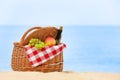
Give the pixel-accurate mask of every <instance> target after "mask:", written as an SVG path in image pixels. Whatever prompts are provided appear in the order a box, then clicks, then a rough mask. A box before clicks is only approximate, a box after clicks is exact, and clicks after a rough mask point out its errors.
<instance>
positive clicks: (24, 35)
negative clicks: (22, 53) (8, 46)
mask: <svg viewBox="0 0 120 80" xmlns="http://www.w3.org/2000/svg"><path fill="white" fill-rule="evenodd" d="M40 28H41V27H40V26H36V27H32V28H30V29H28V30H27V31H26V32H25V33H24V34H23V36H22V38H21V40H20V44H21V45H23V43H24V41H25V38H26V36H27V35H28V33H30V32H31V31H33V30H38V29H40Z"/></svg>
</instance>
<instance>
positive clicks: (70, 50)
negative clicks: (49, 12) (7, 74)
mask: <svg viewBox="0 0 120 80" xmlns="http://www.w3.org/2000/svg"><path fill="white" fill-rule="evenodd" d="M31 27H32V26H31V25H18V26H17V25H14V26H12V25H10V26H9V25H8V26H5V25H4V26H2V25H1V26H0V45H1V46H0V71H12V69H11V56H12V50H13V42H19V41H20V39H21V37H22V35H23V34H24V32H25V31H26V30H28V29H29V28H31ZM62 42H63V43H65V44H66V45H67V48H66V49H64V71H76V72H111V73H120V27H118V26H74V25H73V26H63V32H62Z"/></svg>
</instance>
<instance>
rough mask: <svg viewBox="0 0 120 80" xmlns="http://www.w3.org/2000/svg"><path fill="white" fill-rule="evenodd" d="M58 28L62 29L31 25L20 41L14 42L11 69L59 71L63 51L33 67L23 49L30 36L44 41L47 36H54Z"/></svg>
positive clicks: (61, 68) (61, 67)
mask: <svg viewBox="0 0 120 80" xmlns="http://www.w3.org/2000/svg"><path fill="white" fill-rule="evenodd" d="M58 30H62V27H60V29H57V28H55V27H33V28H30V29H29V30H27V31H26V32H25V34H24V35H23V36H22V38H21V41H20V42H14V48H13V53H12V60H11V67H12V69H13V70H14V71H40V72H53V71H58V72H61V71H62V70H63V52H62V53H61V54H60V55H58V56H56V57H55V58H53V59H51V60H48V61H47V62H45V63H44V64H42V65H39V66H37V67H34V68H33V67H32V66H31V64H30V62H29V60H28V58H27V56H26V52H25V49H24V46H25V45H26V44H28V43H29V40H30V39H31V38H39V39H40V40H42V41H44V40H45V38H46V37H48V36H52V37H54V38H56V35H57V33H58ZM59 41H60V39H59Z"/></svg>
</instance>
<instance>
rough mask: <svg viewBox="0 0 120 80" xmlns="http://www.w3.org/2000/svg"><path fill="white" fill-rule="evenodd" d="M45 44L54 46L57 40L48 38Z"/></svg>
mask: <svg viewBox="0 0 120 80" xmlns="http://www.w3.org/2000/svg"><path fill="white" fill-rule="evenodd" d="M45 44H47V45H48V46H54V45H55V44H56V40H55V39H54V38H53V37H47V38H46V39H45Z"/></svg>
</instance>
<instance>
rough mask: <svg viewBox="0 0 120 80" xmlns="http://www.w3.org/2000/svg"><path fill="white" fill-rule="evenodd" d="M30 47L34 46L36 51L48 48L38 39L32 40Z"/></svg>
mask: <svg viewBox="0 0 120 80" xmlns="http://www.w3.org/2000/svg"><path fill="white" fill-rule="evenodd" d="M28 45H29V46H34V47H35V48H36V49H42V48H44V47H45V46H47V45H46V44H45V43H44V42H42V41H41V40H39V39H37V38H32V39H31V40H30V41H29V44H28Z"/></svg>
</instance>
